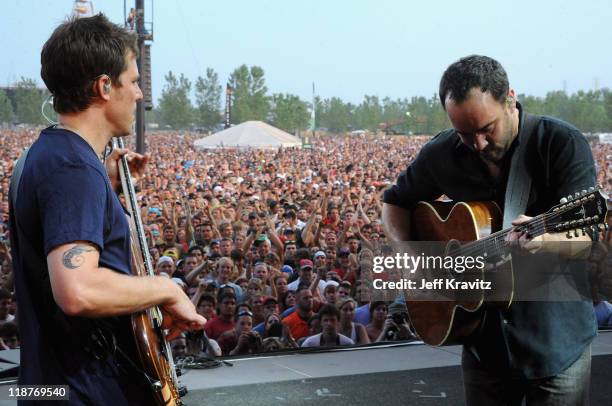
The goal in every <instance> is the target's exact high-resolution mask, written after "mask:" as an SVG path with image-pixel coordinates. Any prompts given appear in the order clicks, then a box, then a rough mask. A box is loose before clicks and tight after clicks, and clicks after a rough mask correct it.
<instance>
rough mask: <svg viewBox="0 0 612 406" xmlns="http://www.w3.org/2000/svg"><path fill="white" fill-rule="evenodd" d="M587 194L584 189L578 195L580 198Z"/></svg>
mask: <svg viewBox="0 0 612 406" xmlns="http://www.w3.org/2000/svg"><path fill="white" fill-rule="evenodd" d="M587 193H589V192H587V190H586V189H582V192H581V193H580V196H586V194H587Z"/></svg>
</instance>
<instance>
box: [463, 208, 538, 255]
mask: <svg viewBox="0 0 612 406" xmlns="http://www.w3.org/2000/svg"><path fill="white" fill-rule="evenodd" d="M546 220H547V218H546V214H541V215H539V216H536V217H534V218H532V219H531V220H529V221H527V222H525V223H523V224H521V225H520V226H517V227H510V228H507V229H505V230H501V231H498V232H496V233H493V234H491V235H489V236H487V237H485V238H482V239H480V240H476V241H473V242H471V243H467V244H465V245H463V247H462V249H461V251H462V253H464V254H465V253H469V254H470V255H486V256H488V257H496V256H499V255H503V254H504V253H505V252H507V249H508V248H509V242H508V234H510V233H511V232H512V231H518V232H520V231H525V232H527V233H528V234H529V236H530V237H531V238H534V237H538V236H540V235H542V234H545V233H547V232H548V230H547V225H546Z"/></svg>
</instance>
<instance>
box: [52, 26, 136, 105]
mask: <svg viewBox="0 0 612 406" xmlns="http://www.w3.org/2000/svg"><path fill="white" fill-rule="evenodd" d="M128 51H131V52H133V53H134V55H138V48H137V45H136V35H135V34H134V33H132V32H129V31H127V30H125V29H123V28H122V27H120V26H119V25H116V24H113V23H112V22H110V21H109V20H108V18H106V17H105V16H104V15H103V14H98V15H96V16H93V17H88V18H72V19H70V20H68V21H66V22H64V23H62V24H61V25H60V26H59V27H57V28H56V29H55V31H53V34H51V37H50V38H49V39H48V40H47V42H46V43H45V45H44V46H43V49H42V52H41V54H40V62H41V65H42V66H41V70H40V74H41V76H42V79H43V81H44V82H45V85H46V86H47V89H49V91H50V92H51V94H53V108H54V109H55V111H56V112H58V113H60V114H62V113H77V112H79V111H83V110H86V109H87V108H88V107H89V106H90V105H91V101H92V99H93V98H94V97H95V96H96V93H95V92H94V86H93V81H94V80H96V79H97V78H99V77H100V76H101V75H108V76H109V77H110V79H111V82H112V83H113V85H114V86H116V87H121V85H122V84H121V83H120V81H119V76H120V75H121V73H123V72H124V71H125V70H126V69H127V63H126V56H127V55H128Z"/></svg>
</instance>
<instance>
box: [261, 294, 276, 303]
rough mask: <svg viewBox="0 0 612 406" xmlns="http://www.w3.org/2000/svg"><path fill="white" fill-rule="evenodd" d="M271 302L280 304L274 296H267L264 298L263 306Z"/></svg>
mask: <svg viewBox="0 0 612 406" xmlns="http://www.w3.org/2000/svg"><path fill="white" fill-rule="evenodd" d="M269 302H274V303H276V304H278V299H277V298H275V297H274V296H266V297H264V298H263V304H264V305H266V304H268V303H269Z"/></svg>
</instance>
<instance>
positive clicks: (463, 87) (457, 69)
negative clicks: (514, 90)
mask: <svg viewBox="0 0 612 406" xmlns="http://www.w3.org/2000/svg"><path fill="white" fill-rule="evenodd" d="M475 87H477V88H479V89H480V90H481V91H482V92H489V93H491V96H493V98H494V99H495V100H497V101H498V102H500V103H502V102H503V101H504V100H505V99H506V96H507V95H508V89H509V83H508V75H507V74H506V70H505V69H504V68H503V66H501V64H500V63H499V62H497V61H496V60H495V59H493V58H489V57H488V56H482V55H470V56H466V57H464V58H461V59H459V60H458V61H457V62H455V63H453V64H452V65H450V66H449V67H448V68H446V71H444V74H443V75H442V79H440V90H439V94H440V102H441V103H442V107H443V108H444V109H446V106H445V105H444V103H445V102H446V99H447V98H451V99H452V100H453V101H454V102H455V103H461V102H463V101H465V100H466V99H467V97H468V93H469V92H470V90H472V89H473V88H475Z"/></svg>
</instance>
